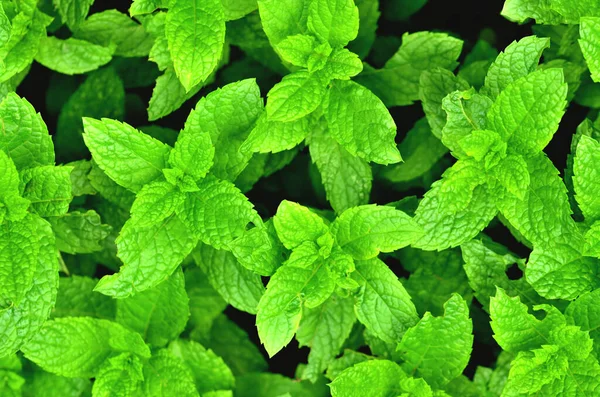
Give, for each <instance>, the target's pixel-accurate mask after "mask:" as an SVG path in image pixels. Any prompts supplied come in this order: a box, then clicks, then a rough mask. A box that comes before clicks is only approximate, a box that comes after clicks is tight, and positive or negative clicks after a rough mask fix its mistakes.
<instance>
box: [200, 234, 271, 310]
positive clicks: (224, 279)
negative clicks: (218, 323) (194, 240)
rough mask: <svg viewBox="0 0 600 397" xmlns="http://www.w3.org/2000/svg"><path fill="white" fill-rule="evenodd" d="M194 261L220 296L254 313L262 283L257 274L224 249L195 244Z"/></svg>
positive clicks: (261, 292) (262, 291) (241, 308)
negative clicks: (196, 245)
mask: <svg viewBox="0 0 600 397" xmlns="http://www.w3.org/2000/svg"><path fill="white" fill-rule="evenodd" d="M193 257H194V261H195V262H196V264H197V265H198V266H199V267H200V269H202V271H203V272H204V273H205V274H206V276H207V277H208V280H209V282H210V284H211V285H212V286H213V288H214V289H215V290H216V291H217V292H219V294H220V295H221V296H222V297H223V299H224V300H225V301H226V302H227V303H229V304H231V305H232V306H233V307H235V308H236V309H238V310H242V311H245V312H248V313H251V314H255V313H256V310H257V306H258V303H259V300H260V299H261V296H262V295H263V293H264V290H265V288H264V286H263V283H262V281H261V278H260V276H259V275H258V274H256V273H253V272H251V271H250V270H248V269H246V268H245V267H243V266H242V265H240V263H239V262H238V261H237V259H236V258H235V256H234V255H233V254H232V253H231V252H228V251H224V250H216V249H214V248H212V247H210V246H208V245H200V246H198V247H197V248H196V249H195V250H194V253H193Z"/></svg>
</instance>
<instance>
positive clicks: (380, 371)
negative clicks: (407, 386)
mask: <svg viewBox="0 0 600 397" xmlns="http://www.w3.org/2000/svg"><path fill="white" fill-rule="evenodd" d="M405 378H406V374H405V373H404V371H402V368H400V366H399V365H398V364H396V363H395V362H393V361H388V360H369V361H365V362H362V363H359V364H356V365H354V366H352V367H350V368H348V369H346V370H345V371H343V372H342V373H341V374H339V376H338V377H337V378H335V380H334V381H333V382H332V383H331V386H330V387H331V395H332V396H333V397H342V396H344V397H346V396H347V397H358V396H364V397H379V396H396V395H399V393H401V392H402V390H401V388H400V381H401V380H402V379H405ZM374 385H377V387H373V386H374Z"/></svg>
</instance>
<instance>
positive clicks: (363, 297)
mask: <svg viewBox="0 0 600 397" xmlns="http://www.w3.org/2000/svg"><path fill="white" fill-rule="evenodd" d="M352 278H353V279H354V280H356V281H357V282H358V284H359V285H360V289H359V290H358V293H357V295H356V303H355V308H354V310H355V312H356V317H358V320H359V321H360V322H361V323H363V324H364V325H365V326H366V327H367V329H369V330H370V331H371V332H373V333H374V334H375V335H376V336H377V337H378V338H380V339H383V340H384V341H386V342H390V343H393V342H400V340H401V339H402V335H404V332H406V330H407V329H408V328H410V327H412V326H413V325H415V324H416V323H417V321H418V317H417V311H416V309H415V306H414V305H413V303H412V301H411V299H410V296H409V295H408V293H407V292H406V290H405V289H404V287H403V286H402V284H401V283H400V281H398V278H397V277H396V275H394V273H393V272H392V271H391V270H390V269H389V268H388V267H387V266H386V265H385V263H383V262H381V261H380V260H379V259H376V258H375V259H371V260H369V261H357V262H356V271H355V272H353V273H352Z"/></svg>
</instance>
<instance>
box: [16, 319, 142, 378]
mask: <svg viewBox="0 0 600 397" xmlns="http://www.w3.org/2000/svg"><path fill="white" fill-rule="evenodd" d="M22 351H23V353H24V354H25V356H26V357H27V358H28V359H29V360H31V361H33V362H34V363H36V364H38V365H39V366H41V367H42V368H43V369H45V370H46V371H49V372H52V373H55V374H57V375H61V376H68V377H83V378H90V377H94V376H96V375H97V374H98V373H99V372H100V370H101V367H102V364H103V363H104V360H106V359H108V358H109V357H111V355H114V354H115V353H117V354H118V353H121V352H131V353H134V354H136V355H138V356H140V357H143V358H148V357H150V350H149V349H148V347H147V346H146V345H145V344H144V342H143V341H142V338H141V337H140V336H139V335H138V334H136V333H134V332H132V331H129V330H127V329H126V328H124V327H122V326H121V325H119V324H117V323H114V322H111V321H108V320H100V319H95V318H90V317H65V318H58V319H55V320H51V321H47V322H46V323H45V324H44V326H43V327H42V329H41V330H40V332H39V333H37V334H36V335H35V336H34V337H33V338H32V339H31V340H30V341H29V342H28V343H27V344H26V345H25V346H23V348H22Z"/></svg>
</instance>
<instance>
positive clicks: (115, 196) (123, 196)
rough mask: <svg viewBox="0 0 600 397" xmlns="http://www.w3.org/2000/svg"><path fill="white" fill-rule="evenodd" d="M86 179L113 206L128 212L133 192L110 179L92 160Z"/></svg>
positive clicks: (133, 197)
mask: <svg viewBox="0 0 600 397" xmlns="http://www.w3.org/2000/svg"><path fill="white" fill-rule="evenodd" d="M71 175H72V174H71ZM88 179H89V180H90V184H91V185H92V187H93V188H94V189H96V190H97V191H98V193H100V195H101V196H102V197H103V198H105V199H106V200H107V201H108V202H110V203H112V204H114V205H115V207H117V208H119V209H121V210H125V211H127V212H129V209H130V208H131V205H132V204H133V201H134V200H135V194H134V193H133V192H131V191H130V190H127V189H125V188H124V187H122V186H120V185H117V183H116V182H114V181H113V180H112V179H110V178H109V177H108V175H106V174H105V173H104V171H102V170H101V169H100V167H98V165H97V164H96V162H95V161H93V160H92V169H91V170H90V173H89V175H88Z"/></svg>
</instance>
